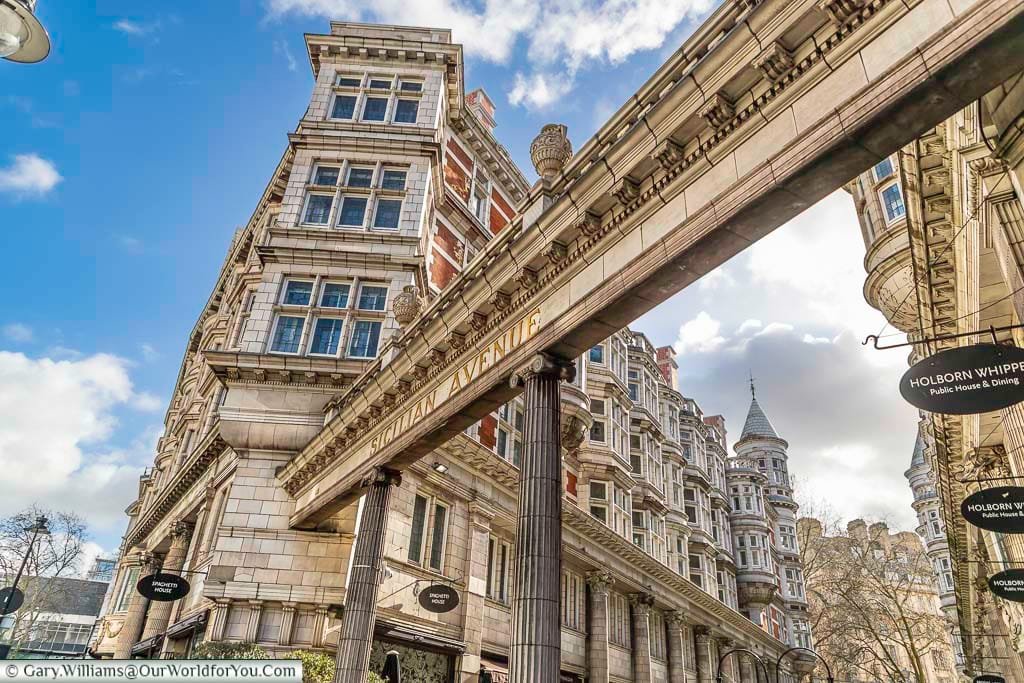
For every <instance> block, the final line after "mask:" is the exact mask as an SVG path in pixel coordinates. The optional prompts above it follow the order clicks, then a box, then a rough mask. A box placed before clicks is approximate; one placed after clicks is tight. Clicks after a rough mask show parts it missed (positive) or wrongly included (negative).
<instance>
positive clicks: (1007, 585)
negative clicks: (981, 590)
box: [988, 569, 1024, 602]
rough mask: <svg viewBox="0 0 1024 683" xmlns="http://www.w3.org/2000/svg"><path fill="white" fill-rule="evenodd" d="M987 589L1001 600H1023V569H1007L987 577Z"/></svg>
mask: <svg viewBox="0 0 1024 683" xmlns="http://www.w3.org/2000/svg"><path fill="white" fill-rule="evenodd" d="M988 589H989V590H990V591H992V594H993V595H995V596H996V597H998V598H1002V599H1003V600H1010V601H1012V602H1024V569H1007V570H1005V571H1001V572H999V573H998V574H993V575H992V576H990V577H988Z"/></svg>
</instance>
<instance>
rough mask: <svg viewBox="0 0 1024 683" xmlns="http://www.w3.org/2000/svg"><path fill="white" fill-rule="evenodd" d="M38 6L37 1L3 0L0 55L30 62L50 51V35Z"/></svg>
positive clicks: (17, 60)
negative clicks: (37, 17)
mask: <svg viewBox="0 0 1024 683" xmlns="http://www.w3.org/2000/svg"><path fill="white" fill-rule="evenodd" d="M35 8H36V0H0V57H3V58H4V59H9V60H11V61H12V62H25V63H31V62H41V61H42V60H44V59H46V55H48V54H50V37H49V36H47V35H46V29H44V28H43V25H42V24H40V23H39V20H38V19H36V15H35V14H34V10H35Z"/></svg>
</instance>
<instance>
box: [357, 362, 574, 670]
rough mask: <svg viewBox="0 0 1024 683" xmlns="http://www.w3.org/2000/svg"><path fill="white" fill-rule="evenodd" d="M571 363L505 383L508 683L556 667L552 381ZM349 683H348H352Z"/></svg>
mask: <svg viewBox="0 0 1024 683" xmlns="http://www.w3.org/2000/svg"><path fill="white" fill-rule="evenodd" d="M574 374H575V368H574V367H573V365H572V364H571V363H568V362H565V361H561V360H558V359H556V358H554V357H552V356H548V355H546V354H538V355H536V356H534V357H533V359H532V360H531V361H530V362H529V363H528V364H527V365H526V366H524V367H523V368H521V369H519V370H518V371H516V373H515V374H514V375H513V376H512V381H513V383H514V384H517V385H519V384H521V385H522V386H524V387H525V392H524V416H525V423H524V429H523V458H522V467H521V469H520V476H519V481H520V484H519V513H518V534H517V536H516V571H515V591H514V592H513V602H512V643H511V656H510V658H509V662H510V665H511V666H510V677H509V680H510V681H511V682H512V683H540V682H544V683H548V682H549V681H551V682H553V681H557V680H558V676H559V670H560V668H561V667H560V663H561V650H562V643H561V639H562V633H561V619H560V612H561V610H560V606H559V600H560V595H559V593H560V580H561V568H562V446H561V399H560V394H559V391H560V390H559V381H560V380H562V379H569V380H571V379H572V377H573V376H574ZM353 683H355V682H354V681H353Z"/></svg>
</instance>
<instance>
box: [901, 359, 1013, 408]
mask: <svg viewBox="0 0 1024 683" xmlns="http://www.w3.org/2000/svg"><path fill="white" fill-rule="evenodd" d="M900 393H901V394H903V398H905V399H906V400H907V401H908V402H909V403H910V404H911V405H913V406H915V407H917V408H920V409H921V410H927V411H928V412H930V413H944V414H946V415H977V414H979V413H988V412H991V411H993V410H1000V409H1001V408H1006V407H1008V406H1012V405H1013V404H1015V403H1019V402H1020V401H1024V349H1019V348H1017V347H1016V346H999V345H996V344H975V345H973V346H963V347H960V348H956V349H947V350H945V351H940V352H939V353H937V354H935V355H934V356H929V357H928V358H925V359H924V360H922V361H920V362H918V363H916V364H915V365H914V366H913V367H911V368H910V369H909V370H907V372H906V374H904V375H903V379H901V380H900Z"/></svg>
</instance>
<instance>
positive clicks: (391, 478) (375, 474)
mask: <svg viewBox="0 0 1024 683" xmlns="http://www.w3.org/2000/svg"><path fill="white" fill-rule="evenodd" d="M362 485H363V488H370V487H371V486H401V485H402V473H401V472H399V471H398V470H394V469H391V468H390V467H374V468H373V469H372V470H370V471H369V472H368V473H367V475H366V476H365V477H363V481H362Z"/></svg>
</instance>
